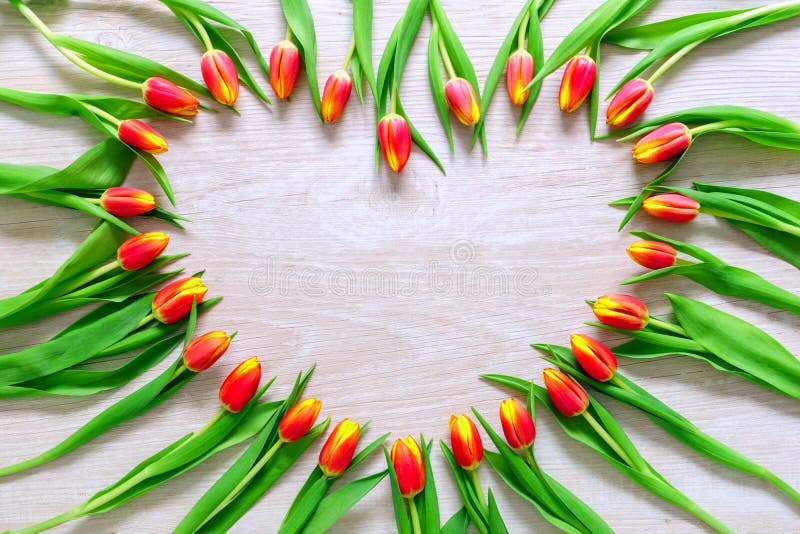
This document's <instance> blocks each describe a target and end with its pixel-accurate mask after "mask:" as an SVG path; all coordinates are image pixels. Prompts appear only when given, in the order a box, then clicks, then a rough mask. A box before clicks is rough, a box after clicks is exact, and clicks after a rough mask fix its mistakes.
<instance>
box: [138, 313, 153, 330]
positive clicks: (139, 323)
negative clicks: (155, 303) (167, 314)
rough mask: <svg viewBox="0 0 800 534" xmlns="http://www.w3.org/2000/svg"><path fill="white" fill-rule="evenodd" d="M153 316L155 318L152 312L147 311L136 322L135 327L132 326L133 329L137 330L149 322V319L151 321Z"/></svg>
mask: <svg viewBox="0 0 800 534" xmlns="http://www.w3.org/2000/svg"><path fill="white" fill-rule="evenodd" d="M154 318H155V317H154V316H153V314H152V313H148V314H147V315H145V316H144V317H143V318H142V320H141V321H139V322H138V323H137V324H136V328H134V329H133V330H139V329H140V328H141V327H143V326H144V325H146V324H147V323H149V322H150V321H152V320H153V319H154Z"/></svg>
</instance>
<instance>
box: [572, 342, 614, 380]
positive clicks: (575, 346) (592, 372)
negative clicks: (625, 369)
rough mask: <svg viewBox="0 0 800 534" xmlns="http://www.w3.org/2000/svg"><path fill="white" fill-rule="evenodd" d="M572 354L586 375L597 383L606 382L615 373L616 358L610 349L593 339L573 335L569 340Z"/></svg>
mask: <svg viewBox="0 0 800 534" xmlns="http://www.w3.org/2000/svg"><path fill="white" fill-rule="evenodd" d="M569 343H570V345H571V346H572V354H574V355H575V359H576V360H578V363H579V364H580V366H581V368H582V369H583V370H584V371H586V374H587V375H589V376H591V377H592V378H594V379H595V380H597V381H598V382H606V381H608V380H611V379H612V378H613V377H614V374H615V373H616V372H617V357H616V356H614V353H613V352H611V349H609V348H608V347H606V346H605V345H603V344H602V343H600V342H599V341H597V340H596V339H594V338H591V337H589V336H585V335H582V334H573V335H571V336H570V338H569Z"/></svg>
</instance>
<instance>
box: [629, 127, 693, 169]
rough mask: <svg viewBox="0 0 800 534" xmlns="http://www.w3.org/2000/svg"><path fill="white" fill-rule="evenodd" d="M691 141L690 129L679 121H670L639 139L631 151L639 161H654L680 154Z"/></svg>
mask: <svg viewBox="0 0 800 534" xmlns="http://www.w3.org/2000/svg"><path fill="white" fill-rule="evenodd" d="M691 143H692V132H691V130H689V128H688V127H687V126H686V125H685V124H681V123H680V122H670V123H669V124H665V125H664V126H661V127H659V128H656V129H655V130H653V131H652V132H650V133H649V134H647V135H645V136H644V137H642V138H641V139H639V140H638V141H637V142H636V144H635V145H633V148H632V149H631V153H632V154H633V157H634V158H636V160H637V161H639V162H640V163H656V162H658V161H664V160H667V159H669V158H672V157H675V156H677V155H679V154H681V153H682V152H683V151H684V150H686V149H687V148H689V145H690V144H691Z"/></svg>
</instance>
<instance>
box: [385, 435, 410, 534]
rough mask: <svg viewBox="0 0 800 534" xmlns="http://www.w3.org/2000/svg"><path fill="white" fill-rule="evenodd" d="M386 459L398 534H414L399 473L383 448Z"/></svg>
mask: <svg viewBox="0 0 800 534" xmlns="http://www.w3.org/2000/svg"><path fill="white" fill-rule="evenodd" d="M383 454H384V456H385V457H386V465H387V467H388V468H387V471H389V482H390V485H391V487H392V507H393V508H394V520H395V523H397V534H412V530H411V518H410V517H409V516H408V512H407V511H406V503H405V500H404V499H403V496H402V495H401V494H400V486H399V485H398V483H397V473H395V470H394V465H393V464H392V459H391V457H390V456H389V451H388V450H387V449H386V447H384V448H383Z"/></svg>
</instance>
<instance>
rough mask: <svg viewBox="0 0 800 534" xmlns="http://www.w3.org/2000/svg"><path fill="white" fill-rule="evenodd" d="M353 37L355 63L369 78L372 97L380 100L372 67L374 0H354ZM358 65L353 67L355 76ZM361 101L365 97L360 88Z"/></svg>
mask: <svg viewBox="0 0 800 534" xmlns="http://www.w3.org/2000/svg"><path fill="white" fill-rule="evenodd" d="M353 38H354V39H355V43H356V50H355V56H354V57H353V64H354V65H356V64H357V65H358V67H357V68H358V70H359V71H361V72H363V75H364V77H365V78H366V79H367V84H369V87H370V90H371V91H372V97H373V98H374V99H375V101H376V102H377V101H378V88H377V86H376V82H375V70H374V69H373V67H372V0H353ZM355 74H356V67H355V66H354V67H353V78H354V79H355V78H356V76H355ZM356 87H357V88H360V87H361V76H358V84H357V86H356ZM358 95H359V98H360V99H361V102H362V103H363V102H364V99H363V97H362V95H361V91H360V90H359V93H358Z"/></svg>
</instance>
